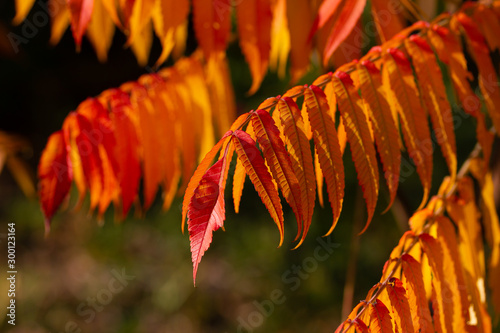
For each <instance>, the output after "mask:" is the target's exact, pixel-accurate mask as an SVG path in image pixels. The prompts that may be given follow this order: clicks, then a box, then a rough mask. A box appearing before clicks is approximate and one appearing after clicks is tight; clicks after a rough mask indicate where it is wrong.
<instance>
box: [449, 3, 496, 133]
mask: <svg viewBox="0 0 500 333" xmlns="http://www.w3.org/2000/svg"><path fill="white" fill-rule="evenodd" d="M453 18H456V20H457V21H458V22H459V23H460V25H461V26H462V27H463V29H464V31H465V36H466V41H467V45H468V49H469V51H470V53H471V54H472V57H473V59H474V61H475V63H476V65H477V67H478V70H479V76H478V78H479V88H480V89H481V93H482V94H483V97H484V101H485V104H486V108H487V109H488V113H489V116H490V118H491V120H492V121H493V125H494V126H495V128H496V129H497V131H500V87H499V86H498V77H497V75H496V71H495V66H493V62H492V60H491V58H490V54H489V50H488V46H487V45H486V42H485V40H484V37H483V36H482V35H481V33H480V31H479V30H478V28H477V26H476V24H475V23H474V21H472V19H471V18H470V17H468V16H467V15H465V14H464V13H458V14H457V15H455V16H453ZM452 23H453V22H452ZM452 27H455V29H457V27H456V25H453V24H452Z"/></svg>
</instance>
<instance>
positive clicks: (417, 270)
mask: <svg viewBox="0 0 500 333" xmlns="http://www.w3.org/2000/svg"><path fill="white" fill-rule="evenodd" d="M401 260H402V261H401V267H402V270H403V278H402V281H403V285H404V287H405V289H406V294H407V296H408V303H409V305H410V311H411V318H412V322H413V328H414V329H415V331H416V332H418V331H419V330H420V332H421V333H431V332H434V327H433V326H432V319H431V314H430V312H429V306H428V305H427V299H426V296H425V287H424V280H423V278H422V269H421V267H420V263H419V262H418V261H416V260H415V259H414V258H413V257H412V256H411V255H409V254H403V256H402V257H401Z"/></svg>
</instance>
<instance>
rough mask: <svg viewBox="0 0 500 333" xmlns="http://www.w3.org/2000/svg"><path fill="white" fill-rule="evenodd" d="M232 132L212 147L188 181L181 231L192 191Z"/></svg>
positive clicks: (183, 203) (183, 204)
mask: <svg viewBox="0 0 500 333" xmlns="http://www.w3.org/2000/svg"><path fill="white" fill-rule="evenodd" d="M231 134H232V132H227V133H226V134H224V136H223V137H222V138H221V139H220V140H219V142H217V144H215V146H213V148H212V149H211V150H210V151H209V152H208V153H207V155H205V157H204V158H203V160H202V161H201V162H200V164H199V165H198V167H197V168H196V171H195V172H194V174H193V176H192V177H191V179H190V180H189V183H188V185H187V188H186V193H185V194H184V200H183V202H182V230H183V231H184V221H185V219H186V215H187V212H188V209H189V205H190V202H191V198H192V197H193V195H194V191H195V189H196V187H197V186H198V184H199V182H200V181H201V179H202V178H203V175H204V174H205V173H206V171H207V170H208V168H209V167H210V164H212V161H213V160H214V158H215V156H216V155H217V153H218V152H219V150H220V148H221V146H222V144H223V143H224V141H225V140H226V138H227V137H228V136H230V135H231Z"/></svg>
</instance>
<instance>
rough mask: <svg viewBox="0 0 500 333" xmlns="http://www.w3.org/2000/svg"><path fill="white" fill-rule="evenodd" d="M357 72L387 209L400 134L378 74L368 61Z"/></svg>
mask: <svg viewBox="0 0 500 333" xmlns="http://www.w3.org/2000/svg"><path fill="white" fill-rule="evenodd" d="M356 69H357V73H358V78H359V89H360V90H361V97H362V99H363V106H364V107H365V112H366V113H367V114H368V116H369V119H370V121H371V125H372V126H373V132H374V137H375V142H376V144H377V150H378V153H379V155H380V159H381V161H382V165H383V166H384V176H385V179H386V182H387V187H388V188H389V193H390V201H389V205H388V206H387V209H388V208H389V207H391V205H392V203H393V202H394V199H395V198H396V193H397V189H398V185H399V170H400V165H401V152H400V148H399V134H398V130H397V128H396V125H395V123H394V118H393V117H392V114H391V112H390V107H389V102H388V100H387V97H386V95H385V92H384V87H383V86H382V78H381V75H380V71H379V70H378V69H377V68H376V67H375V65H374V64H373V63H372V62H371V61H369V60H363V61H362V62H361V63H358V64H357V67H356Z"/></svg>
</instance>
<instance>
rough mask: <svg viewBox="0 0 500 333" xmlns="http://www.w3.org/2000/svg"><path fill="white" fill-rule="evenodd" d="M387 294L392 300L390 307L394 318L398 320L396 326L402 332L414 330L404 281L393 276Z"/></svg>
mask: <svg viewBox="0 0 500 333" xmlns="http://www.w3.org/2000/svg"><path fill="white" fill-rule="evenodd" d="M386 290H387V294H388V296H389V301H390V309H391V311H392V313H393V314H394V316H393V318H394V321H395V322H396V327H397V328H398V329H399V330H400V331H401V332H413V331H414V328H413V322H412V320H411V311H410V305H409V303H408V298H407V296H406V290H405V288H404V287H403V283H402V282H401V281H400V280H399V279H397V278H395V277H392V278H390V279H389V282H388V283H387V286H386Z"/></svg>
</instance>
